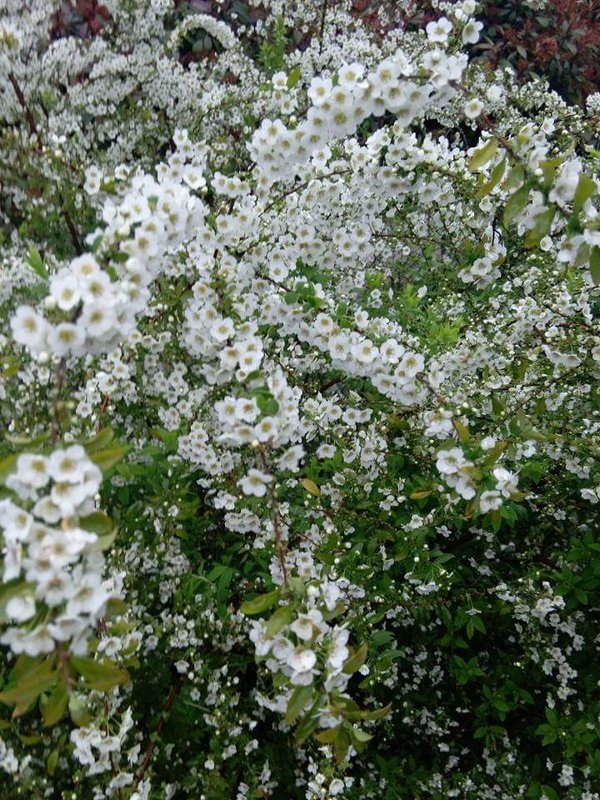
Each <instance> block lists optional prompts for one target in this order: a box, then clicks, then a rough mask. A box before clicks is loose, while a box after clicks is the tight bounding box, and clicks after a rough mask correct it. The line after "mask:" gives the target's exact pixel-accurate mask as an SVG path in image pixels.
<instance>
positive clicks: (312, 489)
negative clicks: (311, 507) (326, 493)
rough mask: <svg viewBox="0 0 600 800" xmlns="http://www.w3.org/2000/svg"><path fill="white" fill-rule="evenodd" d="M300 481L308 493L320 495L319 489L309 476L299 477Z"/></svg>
mask: <svg viewBox="0 0 600 800" xmlns="http://www.w3.org/2000/svg"><path fill="white" fill-rule="evenodd" d="M300 483H301V485H302V486H303V487H304V488H305V489H306V491H307V492H308V493H309V494H312V495H314V496H315V497H320V496H321V490H320V489H319V487H318V486H317V484H316V483H315V482H314V481H311V479H310V478H301V479H300Z"/></svg>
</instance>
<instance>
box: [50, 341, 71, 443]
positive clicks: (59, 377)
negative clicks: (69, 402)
mask: <svg viewBox="0 0 600 800" xmlns="http://www.w3.org/2000/svg"><path fill="white" fill-rule="evenodd" d="M66 372H67V358H66V356H63V357H62V358H61V360H60V363H59V365H58V369H57V371H56V395H55V397H54V405H53V409H52V426H51V429H50V431H51V433H50V442H51V443H52V444H53V445H55V444H56V442H57V440H58V416H59V406H60V397H61V394H62V389H63V386H64V383H65V375H66Z"/></svg>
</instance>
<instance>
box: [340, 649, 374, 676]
mask: <svg viewBox="0 0 600 800" xmlns="http://www.w3.org/2000/svg"><path fill="white" fill-rule="evenodd" d="M368 652H369V648H368V647H367V644H366V642H365V643H363V644H362V645H361V646H360V647H359V648H358V649H357V650H356V651H355V652H354V653H353V654H352V655H351V656H350V658H349V659H348V660H347V661H346V663H345V664H344V666H343V667H342V672H344V673H345V674H346V675H353V674H354V673H355V672H356V671H357V670H358V669H360V668H361V667H362V665H363V664H364V663H365V661H366V660H367V653H368Z"/></svg>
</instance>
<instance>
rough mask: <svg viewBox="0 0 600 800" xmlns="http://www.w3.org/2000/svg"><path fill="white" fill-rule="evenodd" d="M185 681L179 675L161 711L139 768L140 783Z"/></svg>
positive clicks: (138, 777)
mask: <svg viewBox="0 0 600 800" xmlns="http://www.w3.org/2000/svg"><path fill="white" fill-rule="evenodd" d="M183 681H184V677H183V675H178V676H177V680H176V682H175V684H174V685H173V686H172V687H171V691H170V692H169V696H168V697H167V701H166V703H165V704H164V706H163V710H162V712H161V715H160V719H159V720H158V724H157V726H156V730H155V732H154V733H155V736H154V739H153V740H151V741H150V742H149V743H148V747H147V749H146V754H145V756H144V760H143V761H142V765H141V767H140V769H139V770H138V774H137V782H138V783H139V782H140V781H141V780H142V778H143V777H144V774H145V772H146V770H147V769H148V766H149V764H150V761H151V760H152V755H153V753H154V751H155V749H156V743H157V742H158V740H159V738H160V735H161V733H162V729H163V727H164V725H165V714H168V712H169V711H170V710H171V709H172V708H173V704H174V703H175V700H176V699H177V695H178V694H179V692H180V691H181V687H182V686H183Z"/></svg>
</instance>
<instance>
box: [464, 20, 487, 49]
mask: <svg viewBox="0 0 600 800" xmlns="http://www.w3.org/2000/svg"><path fill="white" fill-rule="evenodd" d="M482 29H483V22H477V21H476V20H469V21H468V22H467V24H466V25H465V27H464V28H463V29H462V40H463V44H475V43H476V42H478V41H479V34H480V33H481V30H482Z"/></svg>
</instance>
